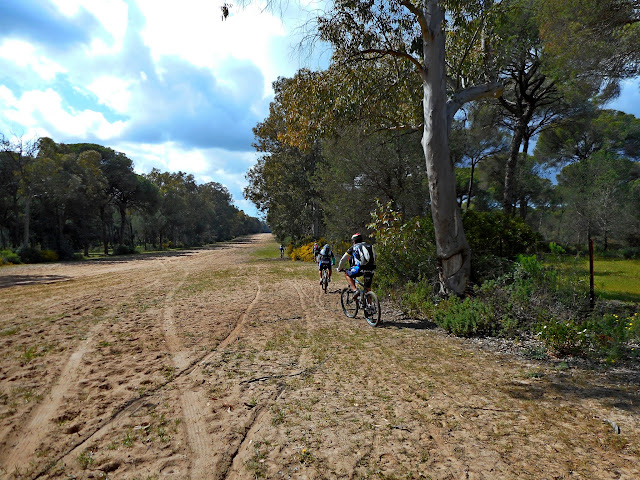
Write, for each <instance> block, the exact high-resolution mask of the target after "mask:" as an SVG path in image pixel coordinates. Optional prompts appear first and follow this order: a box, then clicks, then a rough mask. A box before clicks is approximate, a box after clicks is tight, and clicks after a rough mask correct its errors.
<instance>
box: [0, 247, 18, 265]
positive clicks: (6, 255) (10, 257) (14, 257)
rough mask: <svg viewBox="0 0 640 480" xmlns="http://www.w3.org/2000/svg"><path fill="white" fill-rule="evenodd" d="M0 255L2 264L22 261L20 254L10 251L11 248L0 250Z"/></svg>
mask: <svg viewBox="0 0 640 480" xmlns="http://www.w3.org/2000/svg"><path fill="white" fill-rule="evenodd" d="M0 257H1V260H2V262H1V264H3V265H7V264H9V265H11V264H14V265H15V264H18V263H22V260H21V259H20V256H19V255H18V254H17V253H15V252H12V251H11V250H2V251H0Z"/></svg>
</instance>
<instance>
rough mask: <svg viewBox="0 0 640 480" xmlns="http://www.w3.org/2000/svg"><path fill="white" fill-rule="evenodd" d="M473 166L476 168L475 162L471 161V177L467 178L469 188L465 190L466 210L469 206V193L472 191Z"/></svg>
mask: <svg viewBox="0 0 640 480" xmlns="http://www.w3.org/2000/svg"><path fill="white" fill-rule="evenodd" d="M475 168H476V163H475V162H473V161H472V162H471V178H469V188H468V190H467V212H468V211H469V208H470V207H471V194H472V193H473V174H474V170H475Z"/></svg>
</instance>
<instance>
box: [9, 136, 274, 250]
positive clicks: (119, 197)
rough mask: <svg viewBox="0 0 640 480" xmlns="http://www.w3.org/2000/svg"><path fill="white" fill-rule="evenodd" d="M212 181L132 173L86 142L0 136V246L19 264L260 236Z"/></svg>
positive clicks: (126, 162) (116, 155)
mask: <svg viewBox="0 0 640 480" xmlns="http://www.w3.org/2000/svg"><path fill="white" fill-rule="evenodd" d="M265 228H266V225H265V224H264V223H263V222H261V221H260V220H259V219H257V218H253V217H249V216H247V215H246V214H245V213H244V212H242V211H240V210H239V209H238V208H237V207H235V206H234V205H233V204H232V198H231V194H230V193H229V191H228V190H227V189H226V187H224V186H223V185H221V184H220V183H217V182H209V183H204V184H198V183H197V182H196V181H195V179H194V177H193V175H189V174H186V173H184V172H177V173H171V172H161V171H160V170H158V169H153V170H152V171H151V172H150V173H148V174H142V175H140V174H137V173H135V172H134V169H133V162H132V161H131V159H130V158H128V157H127V156H126V155H125V154H124V153H122V152H117V151H115V150H113V149H111V148H107V147H104V146H101V145H97V144H91V143H77V144H63V143H56V142H54V141H53V140H52V139H50V138H46V137H45V138H40V139H37V140H33V141H23V140H22V139H20V138H14V139H10V138H7V137H5V136H2V135H0V246H2V249H3V250H4V249H13V250H16V249H18V253H21V257H24V258H23V260H29V259H37V256H38V251H45V250H46V251H53V252H55V256H57V257H58V258H72V257H73V256H74V253H79V252H82V253H83V254H84V255H85V256H86V255H88V254H89V251H90V250H92V249H100V250H101V251H103V252H104V253H105V254H107V253H109V252H111V251H113V252H114V253H131V252H133V251H135V247H137V246H140V245H143V246H144V247H145V248H147V247H150V248H154V249H155V248H166V247H181V246H200V245H205V244H208V243H212V242H216V241H220V240H229V239H231V238H234V237H236V236H239V235H245V234H250V233H257V232H262V231H264V230H265Z"/></svg>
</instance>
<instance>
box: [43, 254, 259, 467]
mask: <svg viewBox="0 0 640 480" xmlns="http://www.w3.org/2000/svg"><path fill="white" fill-rule="evenodd" d="M225 262H226V261H225V260H224V259H223V258H220V259H214V261H213V262H211V263H212V264H224V263H225ZM185 278H186V275H185V277H183V278H182V279H181V281H180V282H179V283H178V284H177V285H176V286H175V287H174V288H173V289H172V290H171V291H170V292H169V294H168V295H167V296H166V299H167V301H166V304H165V308H163V316H164V322H163V327H164V330H165V338H166V339H167V347H168V348H169V349H174V350H173V352H172V351H171V350H170V353H172V354H174V361H175V362H177V364H176V365H175V366H176V367H178V364H184V363H185V362H186V359H187V357H186V353H185V352H184V350H183V348H182V342H181V341H180V338H179V336H178V333H177V332H178V330H177V328H176V326H175V324H174V318H173V306H172V304H171V301H172V300H173V298H174V297H175V292H176V291H178V290H179V288H180V286H181V285H182V284H183V283H184V280H185ZM259 295H260V285H259V284H257V286H256V295H255V297H254V299H253V301H252V302H251V303H250V304H249V305H248V307H247V309H246V310H245V311H244V312H243V313H242V315H240V317H239V318H238V320H237V322H236V325H235V327H234V329H233V330H232V331H231V332H230V333H229V334H228V335H227V337H225V338H224V339H223V340H222V342H220V344H219V345H218V346H217V347H216V349H215V350H214V351H213V352H208V353H206V354H203V355H201V356H199V357H198V358H196V359H194V360H192V361H191V362H190V363H189V364H187V365H183V368H182V369H179V370H178V372H177V373H176V375H175V376H174V378H173V379H171V380H168V381H166V382H164V383H162V384H161V385H159V386H158V387H157V388H156V389H154V390H153V391H152V392H149V393H148V395H145V396H144V397H140V398H135V399H131V400H130V401H129V402H127V403H126V404H125V405H123V406H121V407H120V408H119V409H118V410H117V411H116V412H114V414H113V415H112V416H111V417H110V418H109V419H108V420H107V421H105V422H103V423H102V424H101V425H100V426H99V428H97V429H95V431H94V432H92V433H91V434H89V435H87V436H86V437H84V438H83V439H82V440H81V441H79V442H77V443H76V444H75V445H74V446H73V447H72V448H71V449H70V450H69V451H67V452H66V453H65V454H64V455H63V456H61V457H60V458H59V459H58V461H60V460H63V459H64V458H68V457H73V456H75V455H77V454H78V453H79V452H80V450H81V449H83V448H84V446H85V445H86V444H88V443H89V441H97V440H99V439H101V438H102V437H104V436H105V435H107V434H108V433H109V430H110V428H111V427H112V425H114V424H116V423H118V422H119V421H120V420H122V419H124V418H126V417H127V416H130V415H132V414H133V413H135V412H136V411H137V410H138V409H139V408H140V406H141V405H142V404H143V403H145V402H147V401H148V400H149V398H150V397H153V396H154V395H157V394H158V393H159V392H160V391H162V390H164V389H165V388H166V387H167V386H168V385H170V384H175V385H176V386H177V387H178V390H179V391H180V397H181V398H180V402H181V407H182V410H183V415H184V420H185V427H186V430H187V437H188V441H189V446H190V448H191V454H192V455H191V457H190V459H191V460H190V461H191V468H190V478H192V479H202V478H207V473H206V472H208V471H209V472H210V471H211V468H212V462H213V461H212V459H211V457H212V456H211V455H210V453H211V450H212V446H213V438H212V437H211V436H210V435H208V434H207V424H206V422H205V418H204V415H203V412H205V411H206V410H207V406H206V403H205V402H204V398H203V396H202V392H201V391H199V390H194V389H193V382H194V379H193V378H191V377H190V375H191V374H192V373H193V372H194V370H195V369H196V367H197V366H198V365H200V364H202V363H206V362H207V360H208V359H210V358H211V357H213V356H215V355H217V354H218V352H219V351H220V350H221V349H223V348H224V347H226V346H227V345H228V344H230V343H232V342H233V341H235V340H236V339H237V334H238V332H239V331H240V330H241V328H242V325H243V324H244V323H245V321H246V318H247V314H248V313H249V312H250V311H251V309H252V308H253V307H254V305H256V303H257V302H258V299H259ZM46 471H47V469H45V470H43V471H41V472H39V473H38V474H37V475H36V476H35V477H33V478H34V479H36V478H40V477H42V476H43V475H44V474H46Z"/></svg>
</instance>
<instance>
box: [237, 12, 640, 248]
mask: <svg viewBox="0 0 640 480" xmlns="http://www.w3.org/2000/svg"><path fill="white" fill-rule="evenodd" d="M369 3H370V2H357V1H345V2H335V5H334V8H333V10H331V11H330V12H329V13H327V14H326V15H323V16H321V17H319V18H318V22H317V23H318V32H317V37H316V38H319V39H321V40H324V41H326V42H329V43H330V44H331V45H332V47H333V51H334V56H333V58H332V62H331V64H330V66H329V67H328V68H327V69H326V70H321V71H310V70H307V69H302V70H300V71H298V72H297V73H296V74H295V75H294V76H293V77H292V78H280V79H278V80H277V81H276V82H275V83H274V85H273V86H274V90H275V99H274V101H273V102H272V104H271V108H270V112H269V116H268V117H267V118H266V119H265V120H264V121H263V122H261V123H260V124H258V125H257V126H256V127H255V129H254V133H255V138H256V142H255V147H256V149H257V150H258V152H260V154H261V157H260V159H259V161H258V163H257V165H255V166H254V167H253V168H252V169H251V170H250V171H249V173H248V175H247V178H248V182H249V185H248V187H247V188H246V190H245V196H246V197H247V198H248V199H250V200H252V201H253V202H254V203H255V205H256V206H257V207H258V209H259V210H261V211H262V212H264V214H266V219H267V222H268V224H269V225H270V226H271V228H272V229H273V232H274V233H275V234H276V235H277V236H278V237H279V238H280V239H282V240H285V241H291V242H294V243H299V242H300V241H302V240H304V239H309V238H319V237H326V238H328V239H330V240H332V241H337V240H344V239H347V238H349V236H350V235H351V234H352V233H353V232H355V231H364V230H366V226H367V225H368V224H369V223H370V222H371V221H372V219H371V215H370V214H371V213H372V212H374V211H376V208H377V207H376V204H377V203H380V204H382V205H387V204H388V205H390V208H391V209H392V210H393V211H395V212H398V213H399V214H401V215H402V217H403V218H404V219H405V220H406V221H410V219H412V218H415V217H421V216H430V215H431V216H432V217H433V218H434V221H435V229H436V242H437V241H438V240H437V235H438V228H440V229H446V227H442V226H441V225H440V224H441V223H444V224H447V223H448V224H453V225H455V224H456V223H455V217H456V216H457V215H459V214H457V213H456V212H455V209H454V208H453V206H452V205H449V204H446V205H445V202H444V201H443V199H442V197H443V196H444V194H443V192H442V191H439V190H437V189H436V187H435V186H434V184H442V183H445V181H448V180H447V179H446V178H443V175H442V174H441V175H440V176H438V177H435V176H434V175H435V174H434V171H433V170H434V169H435V167H434V165H440V164H443V163H450V164H451V165H453V166H454V167H455V168H454V169H452V173H451V175H452V182H453V183H454V186H453V188H452V191H451V196H452V198H451V203H452V204H453V203H454V202H455V204H456V205H457V208H458V209H459V212H460V213H461V214H462V216H464V215H466V214H467V212H470V211H475V212H499V213H498V214H503V215H506V216H509V217H513V216H517V217H520V218H521V219H522V220H524V221H525V222H526V224H527V225H529V226H530V227H531V228H532V229H533V230H534V231H535V232H537V233H539V234H540V236H541V238H544V239H546V240H547V241H555V242H557V243H560V244H563V245H565V246H568V245H576V246H585V245H586V244H587V238H589V237H591V238H594V239H595V240H596V244H597V246H598V247H599V248H601V249H605V250H606V249H610V248H611V247H612V246H615V247H619V248H627V249H630V250H628V252H632V250H631V249H639V248H640V164H639V163H638V160H640V120H639V119H637V118H635V117H634V116H633V115H630V114H626V113H623V112H619V111H614V110H610V109H607V108H606V107H607V104H608V102H609V101H610V100H612V99H613V98H615V97H616V96H617V95H618V94H619V91H620V89H619V85H620V82H621V81H622V80H623V79H625V78H629V77H636V76H637V75H638V73H639V72H638V66H639V65H640V52H639V51H638V49H637V48H635V47H633V43H634V42H637V41H638V40H640V33H639V28H638V25H639V21H640V14H639V13H638V9H637V7H634V4H633V2H630V1H610V0H607V1H604V2H594V1H591V0H590V1H587V2H576V1H568V2H565V1H559V0H558V1H556V0H553V1H539V0H508V1H503V2H493V1H484V2H471V1H461V2H454V3H455V4H456V7H455V8H453V7H451V8H450V9H448V10H445V8H446V7H445V6H444V5H445V3H446V2H434V1H431V0H429V1H425V2H422V3H424V5H425V6H427V7H428V6H429V5H431V7H433V8H441V9H442V11H443V12H445V11H446V13H447V15H448V16H449V17H448V21H447V22H445V24H444V25H445V27H444V30H445V33H446V38H447V43H446V48H445V53H446V57H445V64H446V75H447V83H446V88H447V90H446V95H447V96H448V98H449V101H447V103H446V105H445V106H446V108H447V109H448V110H455V108H457V107H459V106H460V105H462V107H461V108H459V109H458V110H456V112H457V113H456V114H455V115H453V116H451V117H450V118H449V122H448V123H447V122H441V123H437V124H434V125H433V126H432V127H431V129H432V130H438V129H440V130H444V131H445V132H446V145H444V146H443V145H442V144H439V145H436V146H431V144H433V143H434V142H433V141H432V140H430V135H432V132H428V131H427V129H426V128H425V124H424V121H425V118H426V117H427V116H429V115H435V113H434V111H429V112H427V111H425V110H424V105H425V103H424V102H425V97H424V91H425V89H427V90H429V91H430V92H431V93H430V95H436V94H438V92H435V91H434V89H433V88H432V87H431V86H430V85H428V84H427V83H425V82H426V81H425V79H424V78H425V75H426V73H427V72H425V71H424V70H425V68H426V67H424V65H422V63H421V62H422V60H421V58H420V53H422V52H423V49H425V50H424V52H427V53H429V52H430V50H428V49H429V48H430V47H429V45H428V41H426V40H425V42H424V45H423V42H422V40H420V34H421V30H424V22H422V20H424V18H423V17H421V13H420V12H421V10H420V9H412V8H411V5H410V4H409V3H407V2H403V1H389V2H382V3H380V4H378V3H375V4H371V5H370V4H369ZM422 3H421V4H422ZM365 4H366V5H365ZM436 4H438V5H436ZM446 5H449V4H448V3H446ZM431 7H429V8H431ZM596 12H597V14H596ZM425 18H426V17H425ZM567 19H571V22H568V21H567V22H564V20H567ZM578 26H579V27H578ZM586 32H592V33H593V32H597V35H594V36H593V37H591V36H590V35H588V34H587V33H586ZM423 33H424V32H423ZM637 44H638V43H635V45H636V46H637ZM587 52H588V53H587ZM416 73H418V74H416ZM486 81H490V82H489V84H488V85H490V87H491V89H492V90H490V89H489V87H488V86H487V87H486V88H485V90H483V92H485V95H481V96H479V97H473V101H470V102H466V103H464V104H463V103H462V100H460V101H459V102H458V103H459V105H458V104H455V102H454V101H453V100H455V99H456V98H457V97H459V96H460V95H461V94H460V92H467V91H469V89H468V88H467V89H466V90H465V89H464V87H465V86H468V85H474V84H478V85H484V83H483V82H485V83H486ZM465 98H466V97H465ZM443 108H444V107H443ZM425 135H427V136H426V137H425ZM421 141H422V143H421ZM441 143H442V142H441ZM427 144H429V145H427ZM445 147H446V148H445ZM436 149H440V150H443V149H445V150H446V152H447V155H446V158H445V159H442V158H438V159H435V160H434V158H435V157H436V156H437V153H438V152H436V151H435V150H436ZM440 150H438V151H440ZM425 157H426V162H425ZM436 173H437V172H436ZM434 192H435V193H436V194H437V195H439V202H440V204H442V205H440V204H438V205H435V204H434V203H433V201H432V196H433V194H434ZM434 205H435V207H434ZM460 242H462V244H463V243H464V242H463V240H462V239H461V240H460ZM460 248H461V249H462V248H463V247H462V246H460ZM440 249H441V247H440V245H438V250H440Z"/></svg>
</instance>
